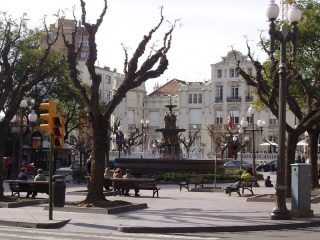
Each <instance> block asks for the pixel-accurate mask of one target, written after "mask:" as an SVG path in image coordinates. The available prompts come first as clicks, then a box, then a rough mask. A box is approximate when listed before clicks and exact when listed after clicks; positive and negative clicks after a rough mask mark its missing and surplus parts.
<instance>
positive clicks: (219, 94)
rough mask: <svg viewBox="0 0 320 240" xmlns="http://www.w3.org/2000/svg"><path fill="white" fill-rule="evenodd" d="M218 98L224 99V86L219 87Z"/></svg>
mask: <svg viewBox="0 0 320 240" xmlns="http://www.w3.org/2000/svg"><path fill="white" fill-rule="evenodd" d="M217 97H218V98H219V99H222V97H223V86H217Z"/></svg>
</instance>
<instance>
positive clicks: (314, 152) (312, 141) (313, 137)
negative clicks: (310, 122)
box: [308, 124, 319, 189]
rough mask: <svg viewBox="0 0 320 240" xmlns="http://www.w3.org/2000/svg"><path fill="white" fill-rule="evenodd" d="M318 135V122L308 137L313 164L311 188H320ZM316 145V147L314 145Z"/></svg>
mask: <svg viewBox="0 0 320 240" xmlns="http://www.w3.org/2000/svg"><path fill="white" fill-rule="evenodd" d="M318 137H319V125H318V124H316V125H315V127H313V128H312V131H310V133H309V139H308V157H309V163H310V164H311V189H318V188H319V181H318V162H317V160H318ZM313 146H316V147H313Z"/></svg>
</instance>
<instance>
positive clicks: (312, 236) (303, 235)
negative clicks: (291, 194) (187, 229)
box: [0, 227, 320, 240]
mask: <svg viewBox="0 0 320 240" xmlns="http://www.w3.org/2000/svg"><path fill="white" fill-rule="evenodd" d="M319 234H320V228H306V229H297V230H278V231H262V232H236V233H181V234H134V233H121V232H116V231H106V232H104V233H89V232H86V233H81V232H77V233H74V232H65V231H61V230H59V229H58V230H51V229H26V228H15V227H0V239H6V240H18V239H19V240H20V239H25V240H27V239H34V240H37V239H41V240H60V239H61V240H62V239H63V240H69V239H70V240H71V239H72V240H74V239H79V240H88V239H110V240H112V239H117V240H119V239H121V240H126V239H139V240H160V239H161V240H166V239H173V240H174V239H179V240H181V239H185V240H197V239H205V240H216V239H237V240H256V239H259V240H266V239H268V240H269V239H283V238H286V239H289V238H290V239H308V240H318V239H319Z"/></svg>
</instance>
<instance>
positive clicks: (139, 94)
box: [111, 51, 295, 151]
mask: <svg viewBox="0 0 320 240" xmlns="http://www.w3.org/2000/svg"><path fill="white" fill-rule="evenodd" d="M247 59H248V57H247V56H246V55H243V54H242V53H241V52H238V51H230V52H229V53H227V55H226V56H224V57H222V60H221V61H220V62H218V63H215V64H211V81H204V82H185V81H182V80H178V79H173V80H171V81H169V82H168V83H166V84H164V85H163V86H161V87H160V86H158V84H157V83H156V84H155V87H154V91H153V92H152V93H150V94H148V95H147V94H146V89H145V86H144V85H141V86H140V87H139V88H137V89H134V90H131V91H129V92H128V93H127V95H126V98H125V99H123V101H122V102H121V104H120V105H119V106H118V107H117V108H116V110H115V111H114V115H113V117H112V121H113V120H114V119H115V118H117V117H120V118H121V119H122V120H121V127H122V131H123V132H125V133H127V134H129V133H130V131H132V129H133V126H135V125H137V126H139V125H140V120H141V119H144V120H147V119H148V120H149V121H150V123H149V129H148V132H147V139H148V142H151V141H150V140H153V139H160V137H161V136H160V135H159V133H158V132H155V129H157V128H162V127H164V115H165V113H166V111H168V109H167V108H166V107H165V105H168V104H169V101H170V98H171V99H172V104H173V105H177V107H176V108H174V109H173V112H174V113H175V114H176V115H177V125H178V127H179V128H185V129H189V128H193V126H194V125H195V126H196V127H197V128H201V131H200V132H199V134H198V137H197V139H196V141H195V143H194V144H195V145H196V146H197V145H199V144H200V143H205V144H206V146H207V151H210V149H211V148H212V143H211V139H210V137H209V135H208V133H207V125H208V124H221V125H222V127H223V128H226V127H227V123H228V117H229V115H232V116H233V118H234V124H233V128H234V132H236V130H237V126H238V125H239V124H240V121H241V119H242V117H245V118H246V119H247V120H248V122H249V126H248V129H251V128H252V125H251V123H252V116H251V115H250V114H249V113H248V108H249V106H250V103H251V101H252V100H253V99H254V98H255V96H254V94H253V92H252V90H251V87H250V86H248V85H247V84H246V83H245V81H244V80H243V79H242V77H241V76H239V74H238V73H237V72H236V70H235V68H236V60H240V66H241V68H242V69H244V70H245V71H246V72H247V73H249V74H250V73H251V74H252V75H254V74H255V71H254V67H253V65H252V63H251V61H249V60H247ZM116 75H117V74H116ZM122 79H123V78H119V77H118V79H115V78H114V79H113V81H114V82H113V84H112V90H111V92H112V91H113V90H115V89H117V86H118V85H119V84H121V81H122ZM111 94H112V93H111ZM287 115H288V116H287V122H288V123H289V124H290V125H292V126H294V124H295V123H294V117H292V114H291V113H290V112H288V114H287ZM258 119H262V120H264V121H265V127H264V128H263V132H262V136H263V137H264V138H266V139H272V138H273V137H274V136H276V131H277V129H278V121H277V119H276V118H275V116H273V114H271V112H270V111H269V110H268V109H266V110H262V111H260V112H258V111H257V112H256V114H255V115H254V123H255V124H256V121H257V120H258ZM187 132H188V131H186V132H185V134H187ZM245 135H248V136H249V137H250V138H252V132H249V131H248V132H246V133H245ZM255 135H256V136H255V139H254V140H253V141H255V146H256V149H255V150H256V151H274V150H275V149H274V147H270V146H259V144H261V143H263V141H262V138H261V136H260V133H256V134H255ZM248 150H253V149H252V146H248Z"/></svg>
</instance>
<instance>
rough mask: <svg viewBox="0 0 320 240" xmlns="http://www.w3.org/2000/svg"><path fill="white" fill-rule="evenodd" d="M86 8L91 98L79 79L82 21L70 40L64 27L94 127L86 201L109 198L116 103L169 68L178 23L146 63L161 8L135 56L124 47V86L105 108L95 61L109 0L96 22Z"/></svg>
mask: <svg viewBox="0 0 320 240" xmlns="http://www.w3.org/2000/svg"><path fill="white" fill-rule="evenodd" d="M80 3H81V9H82V16H81V20H82V24H83V26H84V29H85V30H86V32H87V33H88V36H89V37H88V42H89V56H88V60H87V61H86V66H87V68H88V71H89V74H90V77H91V80H92V85H91V89H90V97H89V94H88V92H87V91H86V90H85V88H83V87H82V86H81V84H80V82H79V79H78V75H77V66H76V65H77V56H78V54H79V53H80V51H81V47H82V45H80V46H79V47H78V42H77V41H76V37H75V36H76V34H77V32H78V31H79V29H78V23H77V21H75V25H74V30H73V32H72V40H71V41H70V40H68V38H67V37H66V35H65V34H64V30H63V26H62V32H61V33H62V37H63V39H64V44H65V47H66V48H67V53H68V54H67V55H68V56H67V58H68V65H69V74H70V78H71V79H72V81H73V83H74V86H75V87H76V88H77V89H78V90H79V92H80V93H81V96H82V98H83V100H84V102H85V104H86V106H87V107H88V113H89V118H90V121H91V124H92V129H93V160H92V170H91V178H90V182H89V184H88V186H89V191H88V195H87V197H86V199H85V200H84V202H85V203H94V202H96V201H105V200H106V199H105V196H104V195H103V170H104V157H105V152H106V150H107V149H106V148H107V147H106V144H105V143H106V142H107V141H108V129H109V126H110V123H109V119H110V116H111V114H112V113H113V111H114V109H115V108H116V106H117V105H118V104H119V103H120V102H121V101H122V99H123V98H124V97H125V94H126V93H127V92H128V91H129V90H131V89H134V88H136V87H138V86H140V85H141V84H142V83H144V82H145V81H147V80H148V79H152V78H157V77H159V76H160V75H161V74H163V73H164V71H165V70H166V69H167V67H168V64H169V62H168V59H167V53H168V51H169V49H170V48H171V40H172V32H173V30H174V28H175V26H176V22H175V23H174V24H173V25H171V27H170V29H169V31H168V32H166V33H165V34H164V38H163V45H162V46H161V47H160V48H159V49H157V50H156V49H153V50H152V51H151V52H150V53H148V54H147V57H146V59H145V60H144V62H143V63H142V64H141V65H140V66H139V64H138V61H139V60H140V61H141V58H142V57H143V55H144V53H145V51H146V46H147V44H148V43H149V42H150V40H151V39H152V36H153V34H154V33H155V32H156V31H157V30H158V29H159V28H160V26H161V25H162V23H163V21H164V18H163V16H162V8H161V19H160V22H159V24H157V26H156V27H155V28H154V29H152V30H151V31H150V32H149V33H148V34H147V35H145V36H144V37H143V39H142V41H141V42H140V44H139V46H138V47H137V49H136V50H135V52H134V54H133V56H132V58H131V59H130V60H129V58H128V52H127V49H126V48H124V52H125V61H124V75H125V77H124V80H123V82H122V84H121V85H120V87H119V88H118V89H117V91H116V93H115V94H114V96H113V98H112V99H111V100H110V102H109V103H108V104H107V106H106V108H105V109H104V110H103V111H102V109H101V108H100V107H99V86H100V83H101V76H100V75H99V74H97V73H96V71H95V65H94V64H95V62H96V60H97V45H96V42H95V40H96V34H97V32H98V30H99V27H100V26H101V23H102V21H103V18H104V16H105V14H106V11H107V0H104V7H103V9H102V12H101V14H100V16H99V18H98V19H97V21H96V22H95V23H94V24H90V23H88V22H87V20H86V7H85V5H86V4H85V2H84V1H83V0H80Z"/></svg>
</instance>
